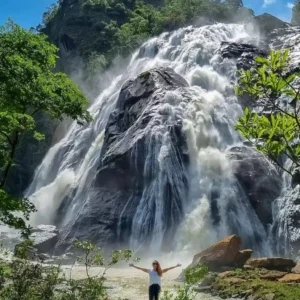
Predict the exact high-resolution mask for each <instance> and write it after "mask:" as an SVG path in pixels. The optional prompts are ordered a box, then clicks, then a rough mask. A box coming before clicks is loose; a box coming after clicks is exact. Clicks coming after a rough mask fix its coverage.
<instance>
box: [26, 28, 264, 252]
mask: <svg viewBox="0 0 300 300" xmlns="http://www.w3.org/2000/svg"><path fill="white" fill-rule="evenodd" d="M247 36H248V35H247V33H246V32H245V30H244V28H243V26H242V25H235V24H229V25H228V24H227V25H225V24H216V25H209V26H204V27H201V28H193V27H187V28H184V29H180V30H177V31H175V32H173V33H171V34H169V33H164V34H162V35H161V36H160V37H158V38H153V39H151V40H149V41H148V42H147V43H145V44H144V45H143V46H142V47H141V49H140V50H139V51H137V52H136V53H135V54H134V55H133V57H132V59H131V61H130V63H129V65H128V67H127V71H126V72H124V73H123V74H122V75H121V74H118V76H116V77H115V79H114V80H113V81H112V83H111V85H110V86H109V87H107V89H105V90H104V91H103V92H102V93H101V95H100V96H99V97H98V98H97V99H96V100H95V101H94V103H93V105H92V106H91V108H90V112H91V114H92V116H93V117H94V122H93V123H91V124H89V125H86V126H83V127H80V126H79V125H77V124H75V123H74V124H73V125H72V126H71V127H70V129H69V131H68V133H67V134H66V136H65V137H64V138H63V139H62V140H61V141H60V142H59V143H58V144H56V145H55V146H54V147H53V148H52V149H50V150H49V152H48V154H47V155H46V157H45V159H44V160H43V162H42V164H41V165H40V167H39V168H38V169H37V171H36V174H35V178H34V180H33V182H32V184H31V186H30V187H29V189H28V191H27V193H26V196H29V197H30V199H31V200H32V201H33V202H34V203H35V205H36V206H37V208H38V213H36V214H35V215H34V216H33V218H32V220H31V222H32V224H33V225H37V224H40V223H45V221H47V222H49V223H55V222H56V220H57V219H58V218H59V217H58V216H56V209H57V208H58V207H59V206H60V204H61V202H62V200H63V199H65V198H68V201H69V203H70V205H69V206H68V209H67V210H66V211H64V210H63V220H61V223H60V224H62V225H61V226H67V225H68V224H70V223H74V222H75V221H76V218H78V215H79V214H80V211H82V210H84V208H85V206H86V205H87V204H88V203H89V201H92V200H91V199H92V196H93V192H94V191H93V189H92V188H91V187H92V185H93V182H94V180H95V176H96V172H97V167H98V165H99V163H100V159H101V157H100V153H101V148H102V143H103V137H104V130H105V127H106V124H107V122H108V118H109V116H110V114H111V112H112V111H113V110H114V108H115V105H116V101H117V98H118V94H119V91H120V88H121V86H122V84H123V83H124V82H125V81H126V80H127V79H128V78H134V77H136V76H138V75H139V74H140V73H142V72H144V71H147V70H149V69H152V68H154V67H171V68H173V69H174V70H175V71H176V72H177V73H179V74H180V75H181V76H183V77H184V78H185V79H186V80H187V81H188V83H189V84H190V87H189V88H186V91H187V92H188V93H189V95H190V97H191V100H190V101H189V102H188V103H187V102H185V101H183V99H182V98H181V95H178V94H176V92H168V93H167V96H166V97H165V99H166V101H165V102H164V104H163V105H162V107H161V109H160V114H163V115H166V114H167V115H169V118H177V117H180V118H182V119H183V131H184V134H185V136H186V139H187V145H188V150H189V156H190V169H189V170H188V173H189V174H188V177H189V194H188V196H187V197H185V196H183V195H182V196H180V199H181V204H182V205H183V207H184V214H185V218H184V220H183V222H182V224H181V225H179V224H178V225H179V228H178V231H177V232H178V233H177V235H176V240H175V242H176V243H175V244H176V250H177V251H192V253H194V252H195V249H197V250H200V249H203V248H205V247H207V246H209V245H210V244H211V243H212V242H215V241H216V240H217V239H219V238H222V237H224V236H225V235H228V234H232V233H239V234H240V235H242V236H243V237H244V238H245V239H248V240H249V244H251V246H252V247H253V248H254V249H255V250H257V251H258V252H260V253H261V254H263V253H264V254H267V253H268V252H269V247H268V244H267V242H266V241H267V238H266V232H265V229H264V227H263V225H262V224H261V222H260V220H259V219H258V217H257V215H256V214H255V212H254V209H253V208H252V207H251V205H250V204H249V201H248V199H247V197H246V195H245V193H244V192H243V190H242V189H241V187H240V186H239V185H238V183H237V180H236V178H235V177H234V175H233V167H232V165H231V164H230V162H229V159H228V157H227V156H226V151H227V149H228V148H229V147H230V146H234V145H239V144H240V143H241V140H240V137H239V136H238V134H237V133H236V132H235V130H234V124H235V123H236V120H237V117H238V115H239V114H241V113H242V110H241V107H240V106H239V104H238V101H237V99H236V97H235V96H234V91H233V87H232V79H234V76H235V73H236V66H235V63H234V61H231V60H226V59H225V60H223V59H221V56H220V54H219V49H220V44H221V42H222V41H231V42H234V41H237V40H238V39H240V38H244V37H247ZM162 111H163V113H161V112H162ZM156 117H157V120H158V123H157V124H160V123H159V122H160V121H159V120H160V118H161V115H159V114H158V115H157V116H156ZM155 130H156V133H155V134H158V135H159V136H158V135H153V140H151V142H150V143H149V149H148V150H147V152H148V153H147V155H146V163H145V170H144V173H145V174H146V173H147V172H156V179H155V182H154V183H153V184H152V185H151V188H149V189H147V190H145V191H144V193H143V196H142V197H141V199H140V202H139V205H138V207H137V208H136V212H135V215H134V216H132V218H133V220H132V230H131V243H132V245H133V246H135V248H136V247H137V245H139V244H140V243H141V242H143V241H144V239H145V235H146V234H147V232H148V231H147V228H144V227H143V226H142V225H143V222H144V221H145V220H147V218H148V217H149V216H148V205H149V203H150V204H151V203H155V207H156V211H155V216H154V225H153V231H152V233H151V236H149V238H152V239H153V240H154V241H155V244H156V245H158V244H161V243H162V239H163V232H162V231H163V230H164V226H163V222H164V220H163V212H162V211H163V203H164V199H162V197H163V196H162V193H161V191H162V187H161V186H163V185H164V180H165V177H164V176H168V178H169V180H170V178H172V179H171V181H172V184H174V185H180V182H179V181H180V177H178V176H177V173H176V168H175V167H173V166H176V162H174V161H172V157H171V158H170V155H171V154H172V153H173V152H172V151H173V150H172V149H170V147H169V146H170V143H169V140H168V139H169V136H168V133H167V132H165V131H164V128H163V127H159V126H158V127H157V128H155V127H154V128H153V132H154V131H155ZM157 141H159V144H158V142H157ZM147 157H149V161H148V162H147ZM153 157H156V159H157V161H153ZM172 167H173V169H172ZM166 174H167V175H166ZM178 190H179V192H178V193H179V194H180V188H179V189H178ZM212 193H217V194H218V197H217V206H218V209H219V215H220V220H219V222H218V224H217V225H216V224H213V219H212V212H211V203H210V201H211V200H210V199H211V194H212ZM182 194H184V193H182ZM129 202H130V198H129V199H128V202H127V203H124V210H125V209H126V206H127V205H128V204H129ZM60 217H61V216H60ZM121 218H122V214H121V215H120V224H119V226H121ZM120 230H121V229H119V232H120ZM233 230H235V232H233ZM257 238H258V239H259V241H260V243H259V245H258V244H257V241H256V240H257Z"/></svg>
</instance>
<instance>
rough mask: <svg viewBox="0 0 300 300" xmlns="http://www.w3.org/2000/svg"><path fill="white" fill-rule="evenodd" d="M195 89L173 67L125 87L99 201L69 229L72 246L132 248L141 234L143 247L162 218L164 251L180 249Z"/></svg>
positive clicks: (106, 150)
mask: <svg viewBox="0 0 300 300" xmlns="http://www.w3.org/2000/svg"><path fill="white" fill-rule="evenodd" d="M187 86H188V84H187V82H186V81H185V80H184V79H183V78H182V77H181V76H179V75H178V74H176V73H175V72H174V71H173V70H172V69H169V68H167V69H164V68H162V69H153V70H150V71H149V72H145V73H142V74H140V76H138V77H137V78H135V79H133V80H129V81H128V82H126V83H125V84H124V86H123V87H122V89H121V92H120V95H119V98H118V101H117V104H116V109H115V111H114V112H113V113H112V114H111V116H110V118H109V122H108V124H107V127H106V131H105V138H104V144H103V146H102V152H101V154H100V155H101V158H102V162H101V165H99V167H98V172H97V175H96V178H95V183H94V187H93V188H94V194H93V199H90V201H89V204H88V205H87V206H86V207H84V208H83V209H82V211H81V212H80V215H79V216H77V219H76V221H75V223H74V224H72V228H71V230H70V228H66V229H65V230H64V232H63V235H62V240H64V242H66V243H68V241H69V240H72V238H74V237H76V238H81V237H84V238H85V239H90V240H93V241H96V242H98V241H102V242H103V243H106V244H109V245H112V244H113V243H121V244H123V243H125V244H126V243H127V244H128V241H129V239H130V237H131V236H132V231H134V232H135V234H133V235H134V236H135V238H136V239H137V240H138V241H139V242H141V243H143V242H146V240H147V241H149V240H151V236H152V234H153V230H154V229H153V226H154V224H153V223H154V220H155V218H156V215H157V213H161V217H162V218H163V220H164V223H163V226H164V228H163V229H162V231H163V232H164V246H165V247H171V246H172V245H171V241H173V236H174V233H175V229H176V227H177V226H175V224H177V223H178V222H179V221H180V220H181V219H182V217H183V207H182V202H183V200H184V198H185V197H186V193H187V191H188V179H187V171H186V168H187V165H188V162H189V159H188V153H187V146H186V142H185V138H184V136H183V134H182V132H181V128H182V118H181V112H180V111H181V110H180V103H182V102H188V101H189V97H188V95H187V91H186V89H185V87H187ZM157 200H158V201H162V202H160V203H159V204H158V203H157V202H156V201H157ZM158 205H159V206H160V207H157V206H158ZM137 211H138V214H137V216H136V213H137ZM135 216H136V218H138V219H135ZM134 220H135V221H134Z"/></svg>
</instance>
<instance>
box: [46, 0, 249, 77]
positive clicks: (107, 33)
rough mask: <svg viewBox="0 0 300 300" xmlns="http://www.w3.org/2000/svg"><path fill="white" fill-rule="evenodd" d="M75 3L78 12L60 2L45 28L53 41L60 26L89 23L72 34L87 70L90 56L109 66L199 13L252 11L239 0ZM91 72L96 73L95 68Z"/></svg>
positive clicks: (220, 15)
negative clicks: (152, 37)
mask: <svg viewBox="0 0 300 300" xmlns="http://www.w3.org/2000/svg"><path fill="white" fill-rule="evenodd" d="M78 5H80V8H79V10H80V14H79V15H78V8H76V9H75V8H72V12H69V11H66V10H65V11H64V9H65V8H64V6H62V5H61V13H59V14H57V16H56V22H52V23H51V24H49V26H47V27H46V28H45V30H44V31H45V32H46V33H47V34H49V35H50V36H51V37H52V36H53V41H54V40H57V37H55V38H54V36H56V34H57V32H59V31H60V27H67V28H68V26H69V25H70V24H76V25H77V23H78V25H79V26H80V27H82V25H84V26H85V25H86V26H88V27H89V30H88V31H84V34H82V33H80V32H79V35H78V36H72V39H74V43H75V44H76V45H77V47H78V50H79V51H80V54H81V55H82V56H83V57H84V58H85V61H86V69H87V70H90V65H89V58H90V57H91V56H93V57H94V58H95V57H96V55H98V56H99V58H100V61H105V64H102V63H100V68H102V66H104V67H105V66H109V65H110V63H111V62H112V60H113V59H114V58H115V57H116V55H128V54H129V53H131V52H132V51H133V50H134V49H135V48H136V47H138V46H139V45H140V44H141V43H142V42H144V41H145V40H146V39H147V38H149V37H151V36H155V35H158V34H160V33H162V32H163V31H166V30H174V29H177V28H179V27H180V26H183V25H189V24H193V22H195V21H197V20H198V19H199V17H200V18H204V19H207V20H214V21H228V20H233V21H239V22H244V21H245V20H247V18H250V17H251V16H253V15H254V12H253V10H250V9H248V8H246V7H243V2H242V1H241V0H227V1H220V0H156V1H151V0H145V1H142V0H85V1H81V2H80V3H79V4H78ZM87 20H88V21H87ZM54 23H57V24H58V25H57V27H56V25H55V24H54ZM70 26H71V27H72V26H73V25H70ZM95 54H96V55H95ZM97 61H98V59H97ZM96 65H97V63H96V64H95V66H96ZM92 72H93V73H95V72H94V69H92Z"/></svg>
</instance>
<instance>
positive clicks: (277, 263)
mask: <svg viewBox="0 0 300 300" xmlns="http://www.w3.org/2000/svg"><path fill="white" fill-rule="evenodd" d="M247 265H249V266H251V267H254V268H264V269H268V270H278V271H288V272H290V271H291V270H292V269H293V268H294V267H295V266H296V263H295V262H294V261H293V260H292V259H286V258H281V257H272V258H268V257H263V258H251V259H249V260H248V261H247Z"/></svg>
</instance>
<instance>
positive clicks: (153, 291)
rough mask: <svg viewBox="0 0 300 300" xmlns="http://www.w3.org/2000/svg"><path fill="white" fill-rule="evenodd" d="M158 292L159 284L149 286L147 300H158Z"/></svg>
mask: <svg viewBox="0 0 300 300" xmlns="http://www.w3.org/2000/svg"><path fill="white" fill-rule="evenodd" d="M159 292H160V285H159V284H152V285H151V286H149V300H158V298H159Z"/></svg>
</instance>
